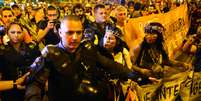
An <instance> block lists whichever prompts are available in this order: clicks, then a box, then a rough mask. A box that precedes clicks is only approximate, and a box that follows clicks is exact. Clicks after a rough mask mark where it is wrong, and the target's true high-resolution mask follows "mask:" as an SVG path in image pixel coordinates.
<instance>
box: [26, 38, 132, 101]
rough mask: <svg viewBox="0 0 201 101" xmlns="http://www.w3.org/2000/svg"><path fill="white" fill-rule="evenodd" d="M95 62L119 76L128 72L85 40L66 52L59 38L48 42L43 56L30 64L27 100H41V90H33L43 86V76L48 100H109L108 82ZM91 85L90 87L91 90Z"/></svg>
mask: <svg viewBox="0 0 201 101" xmlns="http://www.w3.org/2000/svg"><path fill="white" fill-rule="evenodd" d="M97 63H99V64H101V65H102V67H103V68H102V69H104V70H105V71H108V72H113V73H116V75H118V77H123V76H126V75H127V74H128V73H129V72H130V70H128V69H127V67H123V66H122V65H121V64H118V63H115V62H114V61H112V60H110V59H107V58H105V57H103V56H101V55H100V54H99V53H98V52H97V50H96V49H95V47H93V46H92V45H91V43H88V42H84V43H82V44H81V46H80V47H79V48H78V49H77V51H76V52H75V53H74V54H71V53H68V52H67V51H66V49H65V48H64V47H63V45H62V43H61V42H60V43H59V44H57V45H49V46H47V47H46V48H45V49H44V50H43V51H42V56H41V57H39V58H37V60H36V61H35V62H34V63H33V64H32V65H31V66H30V70H31V72H32V73H31V76H30V77H29V80H28V81H29V82H28V86H27V91H26V101H38V100H40V95H41V92H38V91H35V90H36V88H37V89H39V88H42V87H43V85H44V83H45V81H46V80H48V85H49V87H48V94H49V100H50V101H66V100H67V99H68V100H69V101H70V99H72V101H84V100H85V101H90V100H91V101H92V100H93V101H94V100H100V101H106V100H108V99H109V98H108V94H109V93H110V90H109V89H108V88H109V87H108V86H110V85H109V84H108V83H107V82H108V81H107V80H106V79H104V77H103V78H102V73H101V72H99V70H100V69H99V68H97V67H96V65H97ZM99 74H100V75H99ZM90 87H91V88H93V89H92V90H90ZM36 95H37V96H36ZM37 97H38V98H37ZM34 99H35V100H34Z"/></svg>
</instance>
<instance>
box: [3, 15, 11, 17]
mask: <svg viewBox="0 0 201 101" xmlns="http://www.w3.org/2000/svg"><path fill="white" fill-rule="evenodd" d="M3 17H4V18H7V17H9V18H10V17H12V15H4V16H3Z"/></svg>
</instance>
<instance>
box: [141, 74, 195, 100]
mask: <svg viewBox="0 0 201 101" xmlns="http://www.w3.org/2000/svg"><path fill="white" fill-rule="evenodd" d="M191 73H192V72H191V71H187V72H182V73H178V74H175V75H172V76H169V77H166V78H165V79H164V81H162V82H161V83H160V84H154V85H144V86H140V87H138V89H137V93H138V96H139V98H140V101H177V100H178V99H182V101H189V98H190V96H189V95H190V87H189V86H190V85H191V81H190V82H188V77H189V76H190V75H191ZM186 85H189V86H186ZM197 96H198V95H197ZM197 96H196V97H197ZM176 99H177V100H176ZM190 101H192V100H190Z"/></svg>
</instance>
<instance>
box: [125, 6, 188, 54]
mask: <svg viewBox="0 0 201 101" xmlns="http://www.w3.org/2000/svg"><path fill="white" fill-rule="evenodd" d="M187 10H188V8H187V5H186V4H184V5H181V6H179V7H178V8H176V9H173V10H171V11H169V12H168V13H164V14H153V15H149V16H143V17H139V18H133V19H130V20H129V21H128V23H127V24H126V26H125V29H126V30H125V41H126V43H127V44H128V46H129V47H130V48H131V49H132V48H133V47H134V46H136V45H139V44H140V43H141V42H142V40H143V38H144V26H145V25H147V24H148V23H150V22H159V23H161V24H162V25H163V26H164V27H165V29H166V31H165V34H164V39H165V45H166V46H167V47H168V55H169V56H170V55H171V54H172V52H173V49H175V48H176V47H177V46H178V45H180V44H181V43H182V41H183V39H184V37H185V36H186V34H187V32H188V29H189V19H188V14H187Z"/></svg>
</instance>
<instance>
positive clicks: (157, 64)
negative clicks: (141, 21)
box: [131, 22, 190, 85]
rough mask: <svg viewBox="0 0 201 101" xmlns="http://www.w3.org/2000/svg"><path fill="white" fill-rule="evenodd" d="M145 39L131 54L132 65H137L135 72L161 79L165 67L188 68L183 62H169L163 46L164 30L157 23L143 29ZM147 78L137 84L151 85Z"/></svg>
mask: <svg viewBox="0 0 201 101" xmlns="http://www.w3.org/2000/svg"><path fill="white" fill-rule="evenodd" d="M144 32H145V37H144V40H143V42H142V43H141V44H140V45H139V46H137V47H135V48H134V49H133V54H131V57H132V62H133V64H135V65H137V66H138V67H139V68H138V67H135V70H136V71H138V72H139V73H141V74H143V75H146V76H147V77H148V78H149V77H153V78H156V79H161V78H163V75H164V71H163V68H164V66H165V65H167V66H172V67H173V66H174V67H182V68H184V69H185V68H186V69H187V68H188V66H190V65H188V64H185V63H183V62H179V61H174V60H170V59H169V57H168V55H167V52H166V47H165V46H164V45H163V42H164V38H163V35H164V32H165V28H164V27H163V25H162V24H160V23H158V22H151V23H149V24H148V25H146V26H145V27H144ZM148 78H146V77H145V78H143V79H142V80H141V81H140V82H139V84H140V85H144V84H149V83H152V81H151V80H149V79H148Z"/></svg>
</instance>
